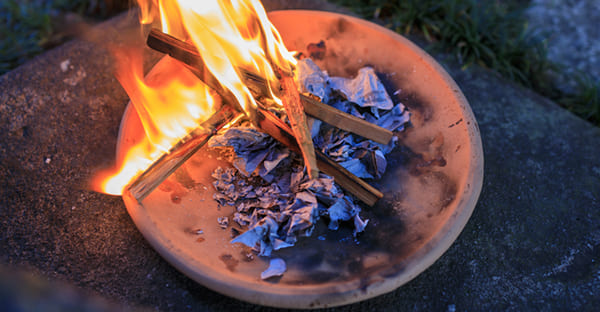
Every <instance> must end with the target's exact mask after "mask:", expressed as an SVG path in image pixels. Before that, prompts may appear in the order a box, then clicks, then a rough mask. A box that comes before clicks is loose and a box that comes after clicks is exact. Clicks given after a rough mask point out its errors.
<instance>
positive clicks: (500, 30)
mask: <svg viewBox="0 0 600 312" xmlns="http://www.w3.org/2000/svg"><path fill="white" fill-rule="evenodd" d="M335 2H337V3H338V4H341V5H344V6H346V7H349V8H350V9H352V10H354V11H355V12H357V13H358V14H360V15H362V16H363V17H365V18H367V19H372V20H377V21H379V22H381V23H383V24H384V25H385V26H386V27H388V28H391V29H393V30H395V31H396V32H399V33H402V34H415V33H418V34H421V35H423V36H424V37H425V38H426V39H427V40H428V41H429V42H431V43H432V46H433V48H434V49H443V50H445V51H447V52H450V53H452V54H453V55H455V57H456V59H457V60H458V62H459V63H460V64H462V66H463V68H466V67H468V66H470V65H472V64H479V65H481V66H484V67H487V68H491V69H493V70H495V71H497V72H498V73H500V74H502V75H503V76H505V77H507V78H508V79H510V80H513V81H516V82H518V83H520V84H522V85H524V86H526V87H529V88H532V89H533V90H535V91H537V92H538V93H540V94H542V95H544V96H546V97H549V98H551V99H553V100H555V101H557V102H558V103H559V104H560V105H562V106H563V107H565V108H567V109H569V110H571V111H572V112H573V113H575V114H577V115H578V116H580V117H581V118H584V119H586V120H588V121H590V122H592V123H593V124H595V125H596V126H600V108H599V105H600V104H599V103H600V92H599V91H600V81H597V80H593V79H592V78H591V77H589V76H587V75H584V74H579V75H577V77H575V78H574V79H575V81H576V82H577V88H576V89H577V90H576V91H575V92H572V93H565V91H561V90H560V89H559V88H558V87H557V86H556V82H555V81H554V79H553V77H555V76H556V75H560V74H561V70H560V67H559V66H558V65H556V64H553V63H552V62H550V61H549V60H548V57H547V53H546V52H547V42H546V39H545V38H544V37H543V36H540V35H539V34H536V33H534V32H532V31H530V30H529V29H528V28H527V19H526V18H525V15H524V10H525V9H526V8H527V5H528V4H529V1H524V0H494V1H492V0H490V1H477V0H403V1H392V0H337V1H335Z"/></svg>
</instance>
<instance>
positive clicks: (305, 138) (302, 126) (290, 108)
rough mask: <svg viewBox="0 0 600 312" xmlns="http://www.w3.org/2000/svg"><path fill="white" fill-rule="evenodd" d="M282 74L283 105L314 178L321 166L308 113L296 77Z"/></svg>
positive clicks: (307, 166)
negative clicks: (301, 98)
mask: <svg viewBox="0 0 600 312" xmlns="http://www.w3.org/2000/svg"><path fill="white" fill-rule="evenodd" d="M280 74H281V79H279V81H280V83H281V88H282V90H281V101H282V102H283V107H284V108H285V112H286V113H287V116H288V119H289V120H290V125H291V128H292V132H293V133H294V137H296V140H297V141H298V145H299V147H300V152H301V154H302V158H303V159H304V165H305V166H306V171H307V172H308V177H309V178H310V179H314V178H316V177H318V176H319V167H318V166H317V158H316V156H315V147H314V144H313V141H312V136H311V134H310V129H308V125H307V122H306V115H305V114H304V108H303V107H302V103H301V102H300V93H298V89H297V88H296V83H295V82H294V78H292V77H290V76H287V75H285V74H282V73H280Z"/></svg>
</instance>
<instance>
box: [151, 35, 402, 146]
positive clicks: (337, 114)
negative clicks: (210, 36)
mask: <svg viewBox="0 0 600 312" xmlns="http://www.w3.org/2000/svg"><path fill="white" fill-rule="evenodd" d="M147 44H148V46H149V47H150V48H152V49H154V50H157V51H159V52H162V53H166V54H168V55H170V56H171V57H173V58H174V59H177V60H179V61H181V62H183V63H184V64H187V65H189V66H190V67H191V68H194V69H195V70H196V71H198V72H199V73H200V74H198V73H196V72H195V73H196V75H198V76H199V77H200V79H202V81H204V82H205V83H206V84H207V85H209V86H211V87H212V86H213V85H214V84H218V82H216V79H215V78H214V76H211V75H210V74H209V71H208V70H206V69H205V65H204V62H203V60H202V57H201V56H200V55H199V54H198V52H197V50H196V48H195V47H194V46H193V45H191V44H189V43H187V42H184V41H181V40H179V39H177V38H175V37H173V36H171V35H168V34H165V33H163V32H161V31H159V30H157V29H152V30H151V31H150V34H149V35H148V40H147ZM238 70H239V71H240V73H241V75H242V78H243V79H244V83H245V84H246V85H247V86H248V88H250V89H251V90H252V91H253V92H255V93H257V94H260V95H263V96H268V94H269V92H270V90H269V86H268V83H267V81H266V80H265V79H264V78H263V77H260V76H257V75H255V74H253V73H251V72H249V71H247V70H244V69H243V68H238ZM207 75H208V76H207ZM213 80H214V82H213ZM300 99H301V101H302V106H303V107H304V112H305V113H306V114H308V115H310V116H312V117H314V118H317V119H319V120H322V121H324V122H326V123H328V124H330V125H332V126H335V127H338V128H340V129H342V130H345V131H348V132H351V133H354V134H357V135H360V136H362V137H364V138H366V139H369V140H373V141H375V142H378V143H381V144H387V143H389V142H390V139H391V138H392V136H393V133H392V132H391V131H389V130H387V129H385V128H382V127H379V126H377V125H374V124H372V123H370V122H367V121H364V120H362V119H360V118H358V117H355V116H352V115H350V114H347V113H344V112H342V111H340V110H338V109H336V108H333V107H331V106H329V105H327V104H324V103H323V102H321V101H319V100H316V99H312V98H310V97H308V96H305V95H300Z"/></svg>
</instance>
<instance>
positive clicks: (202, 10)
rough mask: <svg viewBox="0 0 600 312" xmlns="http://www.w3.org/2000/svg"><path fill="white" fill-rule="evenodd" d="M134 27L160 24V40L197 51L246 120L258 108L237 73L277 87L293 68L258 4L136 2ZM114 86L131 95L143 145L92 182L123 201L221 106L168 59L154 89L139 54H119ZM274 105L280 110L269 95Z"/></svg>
mask: <svg viewBox="0 0 600 312" xmlns="http://www.w3.org/2000/svg"><path fill="white" fill-rule="evenodd" d="M138 2H139V7H140V12H141V14H140V22H142V23H151V22H153V21H154V20H155V19H156V18H158V19H159V20H160V23H161V26H162V30H163V32H166V33H168V34H170V35H172V36H175V37H177V38H180V39H183V40H187V41H189V42H191V43H193V45H194V46H195V47H196V48H197V50H198V52H199V53H200V55H202V58H203V60H204V63H205V64H206V67H207V69H208V70H210V72H211V73H212V74H213V75H214V76H215V77H216V78H217V79H218V81H219V83H220V84H221V85H222V86H223V87H224V88H226V89H228V90H230V91H231V92H232V94H233V95H234V96H235V98H236V99H237V101H238V103H239V104H240V105H241V107H242V108H243V109H244V110H245V111H246V113H251V112H252V111H253V109H254V108H255V107H256V102H255V100H254V98H253V96H252V94H251V93H250V90H249V89H248V88H247V87H246V86H245V85H244V83H243V82H242V79H241V75H240V73H239V72H238V69H240V68H241V69H244V70H246V71H250V72H251V73H254V74H256V75H259V76H261V77H263V78H265V79H267V81H269V82H272V83H273V82H276V81H277V80H278V79H277V74H276V71H277V70H281V71H283V72H290V71H291V69H292V68H293V67H294V66H295V64H296V61H295V59H294V57H293V56H292V54H291V53H290V52H289V51H288V50H287V49H286V48H285V46H284V44H283V41H282V40H281V36H280V35H279V33H278V31H277V30H276V29H275V27H274V26H273V25H272V24H271V22H270V21H269V20H268V19H267V14H266V12H265V10H264V8H263V7H262V5H261V3H260V2H259V1H258V0H223V1H218V0H203V1H197V0H165V1H163V0H153V1H150V0H139V1H138ZM115 56H116V59H117V65H118V69H117V74H116V76H117V79H118V80H119V82H120V83H121V84H122V86H123V88H124V89H125V91H126V92H127V94H128V95H129V97H130V99H131V103H132V104H133V106H134V108H135V110H136V112H137V114H138V116H139V117H140V120H141V121H142V125H143V128H144V131H145V135H146V138H145V140H143V141H142V142H141V143H139V144H138V145H136V146H134V147H133V148H131V149H130V150H129V151H127V152H126V153H125V154H126V156H125V157H124V158H123V159H118V160H117V167H116V169H114V170H111V171H110V172H104V173H102V174H101V175H99V176H98V177H97V179H96V183H94V184H95V188H97V189H99V190H100V191H101V192H104V193H108V194H113V195H121V194H122V193H123V191H124V190H125V188H126V187H127V185H128V184H129V183H130V182H131V181H132V180H133V179H135V178H136V177H137V176H138V175H140V174H141V173H142V172H143V171H144V170H146V169H147V168H148V167H149V166H150V165H151V164H152V163H153V162H154V161H156V160H157V159H158V158H159V157H160V156H161V155H162V154H163V153H165V152H167V151H169V149H170V147H172V146H174V145H175V144H176V143H177V142H178V141H179V140H180V139H181V138H182V137H184V136H185V135H186V134H188V133H189V132H190V131H191V130H193V129H194V128H195V127H197V125H198V124H199V123H201V122H202V121H204V120H205V119H206V118H208V117H209V116H210V115H211V114H212V113H213V112H215V110H216V108H217V105H218V104H219V102H220V101H219V100H218V99H215V98H213V97H212V96H211V90H210V89H209V88H208V87H207V86H206V85H204V84H203V83H202V82H201V81H200V80H199V79H198V78H197V77H196V76H194V75H193V74H192V73H191V72H190V71H189V70H187V69H186V68H185V67H184V66H183V65H181V64H180V63H178V62H177V61H174V60H172V59H168V60H167V62H169V64H168V70H166V71H165V72H164V73H161V81H160V82H154V83H152V82H147V81H145V80H144V78H143V70H142V57H141V53H133V52H123V51H117V52H116V53H115ZM272 97H273V100H275V102H279V100H278V99H277V97H276V96H275V95H273V94H272Z"/></svg>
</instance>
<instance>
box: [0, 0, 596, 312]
mask: <svg viewBox="0 0 600 312" xmlns="http://www.w3.org/2000/svg"><path fill="white" fill-rule="evenodd" d="M264 3H265V5H266V6H267V7H269V8H271V9H272V8H281V7H284V6H285V7H307V8H312V9H323V8H324V6H323V3H322V2H319V1H287V2H286V1H264ZM327 8H328V9H332V10H335V9H336V8H335V7H333V6H328V7H327ZM130 34H131V36H129V35H130ZM135 34H139V32H137V30H136V29H135V27H131V23H130V21H128V20H127V18H124V17H120V18H117V19H113V20H111V21H109V22H107V23H105V24H103V25H101V26H98V27H96V28H95V29H94V31H93V33H92V34H91V35H89V36H88V40H90V41H91V42H90V41H84V40H74V41H72V42H69V43H67V44H64V45H62V46H60V47H58V48H56V49H54V50H51V51H49V52H47V53H45V54H43V55H41V56H39V57H37V58H35V59H34V60H32V61H31V62H29V63H27V64H25V65H23V66H21V67H19V68H17V69H15V70H13V71H12V72H9V73H8V74H6V75H4V76H2V77H0V112H1V114H0V222H1V223H0V267H1V268H2V270H0V277H1V278H0V280H1V281H2V282H0V309H1V310H39V309H41V308H48V307H58V308H57V309H58V310H73V309H80V310H86V311H87V310H94V311H104V310H115V309H125V310H144V309H152V310H167V311H171V310H173V311H180V310H191V311H247V310H253V311H257V310H266V311H270V310H274V309H270V308H262V307H258V306H255V305H252V304H248V303H244V302H241V301H238V300H235V299H231V298H228V297H226V296H223V295H220V294H218V293H215V292H213V291H211V290H208V289H206V288H204V287H203V286H200V285H199V284H197V283H195V282H194V281H192V280H190V279H188V278H187V277H186V276H185V275H183V274H181V273H179V272H178V271H177V270H175V269H174V268H173V267H172V266H170V265H169V264H168V263H167V262H165V261H164V260H163V259H162V258H161V257H160V256H159V255H158V254H157V253H156V252H155V251H154V250H153V249H152V248H151V247H150V246H149V245H148V243H147V242H146V241H145V240H144V238H143V237H142V235H141V234H140V233H139V232H138V230H137V229H136V227H135V225H134V224H133V223H132V221H131V219H130V217H129V215H128V214H127V211H126V209H125V206H124V204H123V202H122V201H121V199H120V198H118V197H112V196H107V195H103V194H99V193H95V192H93V191H89V190H88V186H87V184H86V183H87V181H88V179H89V177H90V176H91V175H92V174H93V170H94V168H98V167H99V166H102V165H107V164H109V163H110V162H111V161H112V160H113V157H114V153H115V150H114V149H115V144H116V139H117V133H118V127H119V122H120V119H121V116H122V113H123V110H124V108H125V105H126V104H127V96H126V94H125V93H124V91H123V90H122V89H121V87H120V86H119V85H118V83H117V81H116V80H115V78H114V77H113V74H112V71H111V66H112V63H111V60H110V58H109V56H108V53H107V52H106V51H105V50H104V49H102V48H99V47H98V45H97V44H95V43H93V42H103V41H111V42H115V43H116V44H119V43H120V44H124V43H132V42H134V39H132V38H135ZM135 40H141V39H139V38H138V39H135ZM134 43H135V42H134ZM139 44H140V45H142V42H141V41H139ZM154 56H155V58H156V55H154ZM434 57H435V58H436V59H437V60H438V61H439V62H440V63H441V64H442V65H443V66H444V67H445V68H446V69H447V70H448V72H449V73H450V75H451V76H452V77H453V78H454V79H455V80H456V81H457V83H458V84H459V86H460V88H461V89H462V91H463V92H464V93H465V95H466V97H467V99H468V100H469V102H470V105H471V107H472V109H473V111H474V113H475V116H476V118H477V121H478V123H479V127H480V130H481V136H482V140H483V145H484V154H485V180H484V185H483V190H482V193H481V196H480V199H479V202H478V204H477V207H476V208H475V211H474V213H473V216H472V217H471V219H470V221H469V223H468V224H467V226H466V228H465V229H464V230H463V232H462V234H461V235H460V236H459V238H458V240H457V241H456V242H455V244H454V245H452V247H451V248H450V249H449V250H448V251H447V252H446V253H445V254H444V255H443V256H442V257H441V258H440V259H439V260H438V261H437V262H436V263H435V264H434V265H433V266H431V267H430V268H429V269H427V270H426V271H425V272H423V273H422V274H420V275H419V276H417V277H416V278H415V279H414V280H412V281H411V282H409V283H408V284H406V285H404V286H402V287H400V288H399V289H397V290H395V291H393V292H391V293H388V294H386V295H382V296H379V297H376V298H373V299H370V300H367V301H363V302H360V303H356V304H353V305H349V306H344V307H340V308H336V309H331V310H335V311H372V310H381V311H413V310H426V311H432V310H435V311H445V310H447V311H454V310H476V311H489V310H517V311H523V310H536V311H538V310H543V311H545V310H578V311H579V310H581V311H585V310H589V311H592V310H594V309H595V307H598V306H600V265H599V264H598V263H599V261H600V209H599V208H600V157H598V155H600V129H599V128H596V127H594V126H592V125H591V124H589V123H587V122H585V121H582V120H581V119H579V118H577V117H575V116H574V115H572V114H571V113H569V112H567V111H565V110H563V109H561V108H560V107H558V106H557V105H556V104H555V103H553V102H551V101H549V100H547V99H545V98H543V97H541V96H539V95H537V94H535V93H533V92H531V91H529V90H526V89H524V88H522V87H520V86H517V85H514V84H513V83H511V82H508V81H506V80H504V79H502V78H500V77H498V76H497V75H496V74H494V73H493V72H490V71H487V70H485V69H482V68H479V67H476V66H472V67H470V68H468V69H467V70H464V71H463V70H461V69H460V67H459V66H457V64H455V63H454V61H453V59H451V58H447V57H445V56H444V55H434Z"/></svg>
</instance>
